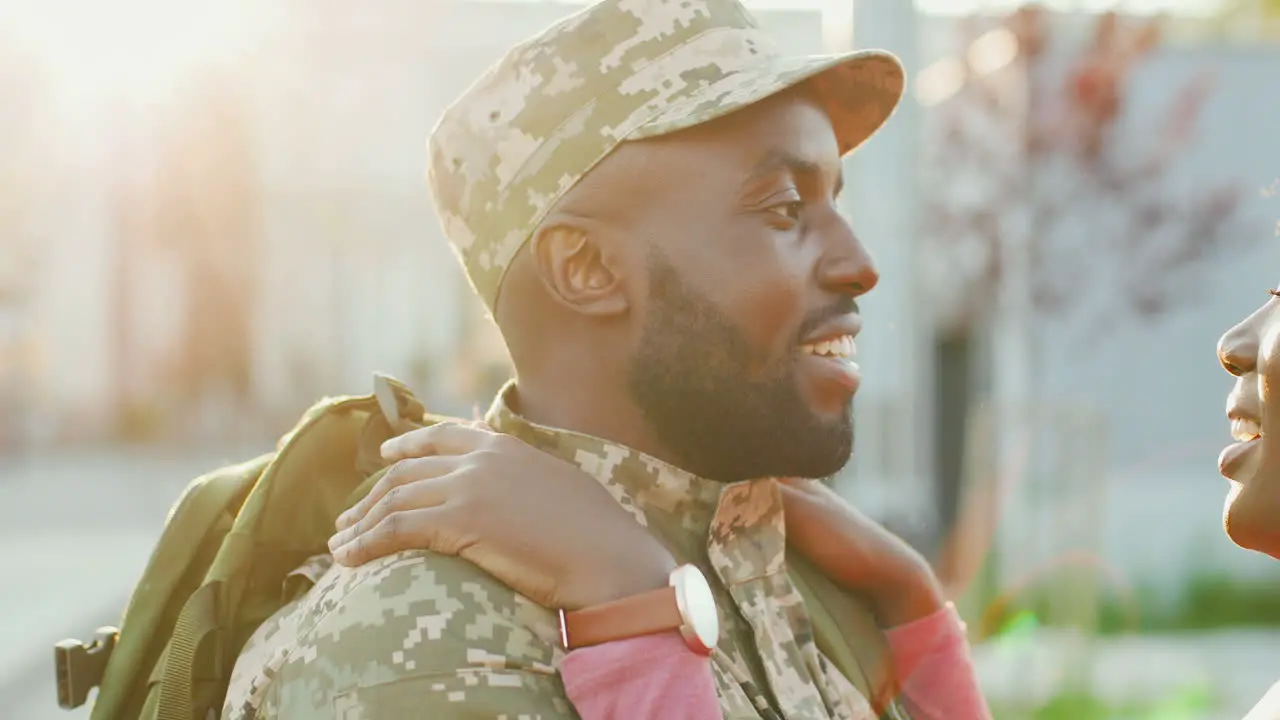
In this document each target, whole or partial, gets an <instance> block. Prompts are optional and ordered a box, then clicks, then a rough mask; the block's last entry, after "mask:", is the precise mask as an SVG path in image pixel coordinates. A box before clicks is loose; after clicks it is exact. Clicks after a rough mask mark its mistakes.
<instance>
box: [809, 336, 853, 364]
mask: <svg viewBox="0 0 1280 720" xmlns="http://www.w3.org/2000/svg"><path fill="white" fill-rule="evenodd" d="M856 351H857V348H856V346H855V345H854V344H853V336H852V335H842V336H840V337H838V338H834V339H832V340H823V341H822V342H819V343H811V344H809V345H801V346H800V352H804V353H808V354H810V355H825V356H827V357H837V358H843V359H846V360H847V359H849V358H852V357H853V356H854V353H855V352H856Z"/></svg>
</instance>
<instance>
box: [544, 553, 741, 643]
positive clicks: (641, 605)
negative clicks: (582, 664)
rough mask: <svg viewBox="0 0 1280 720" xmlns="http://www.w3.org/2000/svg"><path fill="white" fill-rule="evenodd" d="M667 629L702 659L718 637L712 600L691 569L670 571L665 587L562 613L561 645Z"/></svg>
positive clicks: (699, 576) (704, 581) (683, 567)
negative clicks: (676, 631) (678, 633)
mask: <svg viewBox="0 0 1280 720" xmlns="http://www.w3.org/2000/svg"><path fill="white" fill-rule="evenodd" d="M669 630H679V631H680V635H681V636H683V637H684V641H685V644H687V645H688V646H689V649H691V650H693V651H694V652H696V653H698V654H700V655H710V654H711V651H712V650H714V649H715V646H716V642H717V641H718V640H719V639H720V615H719V613H718V612H717V610H716V601H715V597H713V596H712V594H711V586H710V585H708V584H707V579H706V578H705V577H703V576H702V572H701V571H700V570H698V568H697V566H695V565H681V566H680V567H678V568H676V569H675V570H672V571H671V576H670V578H669V579H668V582H667V586H666V587H664V588H659V589H657V590H650V591H649V592H645V593H641V594H639V595H632V596H631V597H626V598H622V599H621V600H613V601H611V602H607V603H603V604H600V605H594V606H592V607H587V608H582V609H580V610H570V611H568V612H565V611H564V610H561V611H560V642H561V644H562V645H563V646H564V648H565V649H566V650H576V649H578V648H583V647H589V646H591V645H600V644H603V643H607V642H612V641H614V640H624V639H626V638H633V637H639V636H641V635H652V634H655V633H660V632H666V631H669Z"/></svg>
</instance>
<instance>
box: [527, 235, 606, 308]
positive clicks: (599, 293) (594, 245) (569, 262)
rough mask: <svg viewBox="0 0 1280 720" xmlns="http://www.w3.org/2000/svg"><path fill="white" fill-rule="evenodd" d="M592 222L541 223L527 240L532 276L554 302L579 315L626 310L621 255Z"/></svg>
mask: <svg viewBox="0 0 1280 720" xmlns="http://www.w3.org/2000/svg"><path fill="white" fill-rule="evenodd" d="M593 225H594V223H592V222H590V221H587V220H582V219H578V218H563V217H558V218H549V219H548V220H547V221H546V222H544V223H543V224H542V225H541V226H540V227H539V228H538V230H537V232H535V233H534V235H533V238H532V239H530V241H529V244H530V248H529V249H530V250H531V251H532V253H533V261H534V265H535V266H536V268H537V273H538V277H539V279H540V280H541V281H542V284H543V286H544V287H546V289H547V292H548V293H549V294H550V295H551V296H552V297H553V298H555V299H556V301H557V302H559V303H560V304H562V305H565V306H567V307H569V308H570V309H572V310H575V311H577V312H580V313H583V314H584V315H597V316H604V315H616V314H618V313H622V312H626V310H627V308H628V307H629V305H630V303H629V301H628V299H627V294H626V292H625V283H624V282H623V273H622V268H621V262H620V261H621V258H620V257H619V256H618V255H617V253H614V252H612V251H611V248H609V246H608V244H607V243H605V242H602V241H603V240H604V232H603V231H602V230H601V229H600V228H598V227H592V226H593Z"/></svg>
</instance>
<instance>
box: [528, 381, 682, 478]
mask: <svg viewBox="0 0 1280 720" xmlns="http://www.w3.org/2000/svg"><path fill="white" fill-rule="evenodd" d="M510 402H511V409H512V410H513V411H514V412H516V413H517V414H518V415H520V416H521V417H523V418H525V419H526V420H528V421H530V422H533V423H535V424H538V425H542V426H544V427H549V428H558V429H561V430H569V431H571V432H576V433H581V434H583V435H590V436H592V437H598V438H600V439H602V440H609V441H611V442H614V443H617V444H619V445H623V446H626V447H628V448H631V449H632V450H636V451H638V452H641V453H644V454H645V455H649V456H651V457H654V458H657V459H659V460H662V461H663V462H666V463H669V464H670V465H673V466H677V467H678V466H679V461H678V460H677V459H676V458H674V457H672V455H671V453H670V452H668V451H667V449H666V448H664V447H662V446H661V445H660V444H659V443H658V442H657V441H656V440H655V439H654V438H653V435H652V434H651V433H650V432H649V430H648V428H647V427H646V424H645V422H644V419H643V418H642V417H641V415H640V411H639V410H638V409H637V408H636V407H635V405H634V404H633V403H631V402H630V400H629V399H627V398H625V397H619V396H618V395H617V393H610V392H602V391H600V388H599V385H596V384H592V383H568V384H566V385H562V386H559V387H552V386H551V385H549V384H548V385H542V384H538V383H530V382H525V381H521V382H519V383H518V384H517V385H516V387H515V392H514V393H512V395H511V397H510Z"/></svg>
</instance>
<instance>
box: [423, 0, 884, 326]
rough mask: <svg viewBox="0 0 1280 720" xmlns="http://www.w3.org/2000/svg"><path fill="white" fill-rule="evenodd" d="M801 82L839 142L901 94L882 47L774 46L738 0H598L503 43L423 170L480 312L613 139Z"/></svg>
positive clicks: (867, 130) (656, 131) (865, 130)
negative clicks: (804, 51) (815, 51)
mask: <svg viewBox="0 0 1280 720" xmlns="http://www.w3.org/2000/svg"><path fill="white" fill-rule="evenodd" d="M805 81H809V82H810V83H811V84H812V86H813V87H814V89H815V91H816V93H817V96H818V98H819V99H820V101H821V102H822V103H823V104H824V105H825V106H826V109H827V111H828V113H829V114H830V116H831V119H832V122H833V123H834V125H835V129H836V135H837V138H838V140H839V143H840V150H841V152H842V153H848V152H849V151H851V150H853V149H854V148H855V147H857V146H858V145H859V144H860V143H862V141H863V140H865V139H866V138H867V137H869V136H870V135H871V134H872V133H873V132H875V131H876V130H877V129H878V128H879V127H880V126H881V125H882V124H883V123H884V121H885V120H887V119H888V118H889V116H890V115H891V114H892V112H893V110H894V108H895V107H896V106H897V104H898V101H899V99H900V98H901V97H902V91H903V84H904V73H903V70H902V65H901V64H900V63H899V62H898V60H897V58H896V57H894V56H893V55H892V54H890V53H888V52H885V51H881V50H862V51H855V52H848V53H843V54H838V55H821V56H810V57H796V58H792V57H784V56H783V55H781V53H780V52H779V51H778V50H777V48H776V46H775V44H774V42H773V41H772V40H771V39H770V37H769V36H768V35H767V34H766V33H765V32H764V31H762V30H761V29H760V27H759V25H758V24H757V23H756V20H755V18H753V17H752V16H751V14H750V13H749V12H747V10H746V8H744V7H743V6H742V4H741V3H740V2H738V0H602V2H597V3H595V4H593V5H591V6H590V7H587V8H586V9H584V10H582V11H580V12H578V13H576V14H574V15H572V16H570V17H568V18H566V19H564V20H562V21H560V22H559V23H557V24H555V25H553V26H551V27H550V28H548V29H547V30H545V31H543V32H542V33H540V34H539V35H537V36H535V37H533V38H530V39H528V40H526V41H524V42H522V43H520V44H519V45H517V46H516V47H514V48H512V49H511V50H510V51H509V52H508V53H507V54H506V56H505V57H503V58H502V59H501V60H499V61H498V62H497V63H496V64H495V65H493V66H492V67H490V68H489V69H488V70H487V71H486V72H485V73H484V75H482V76H481V77H480V78H479V79H478V80H477V81H476V82H475V83H474V84H473V85H472V86H471V87H470V88H469V89H468V90H467V91H466V92H465V93H464V94H463V95H462V97H460V98H458V99H457V100H456V101H455V102H454V103H453V104H452V105H451V106H449V108H448V109H446V110H445V112H444V115H443V116H442V117H441V119H440V122H439V123H438V124H437V125H436V127H435V129H434V130H433V131H432V133H431V138H430V140H429V142H428V150H429V153H430V157H431V159H430V168H429V170H428V179H429V182H430V184H431V190H432V194H433V195H434V198H435V203H436V211H437V212H438V213H439V215H440V221H441V225H442V226H443V229H444V233H445V236H446V237H447V238H448V239H449V242H450V243H451V244H452V245H453V247H454V250H455V251H456V252H457V254H458V256H459V258H460V259H461V260H462V264H463V266H464V267H465V268H466V271H467V275H468V277H469V278H470V280H471V283H472V285H473V286H474V287H475V289H476V291H477V292H478V293H479V294H480V297H481V298H482V299H483V300H484V302H485V304H486V305H487V306H488V307H489V310H490V312H493V311H494V309H495V308H496V307H497V300H498V291H499V288H500V286H501V283H502V278H503V275H504V273H505V272H506V269H507V267H508V266H509V265H510V263H511V260H512V258H513V257H515V255H516V253H517V252H518V251H519V250H520V248H521V247H522V246H523V245H524V243H525V242H526V241H527V240H528V239H529V237H530V236H531V235H532V233H533V231H534V230H535V229H536V228H537V226H538V224H539V223H540V222H542V220H543V218H545V217H546V214H547V212H548V211H549V210H550V209H551V208H552V207H553V206H554V205H555V204H556V202H557V201H559V199H560V198H561V197H562V196H563V195H564V193H565V192H567V191H568V190H569V189H570V188H571V187H573V186H574V185H575V184H576V183H577V182H578V181H579V180H581V179H582V177H583V176H585V175H586V174H587V172H588V171H589V170H591V168H592V167H594V166H595V165H596V163H598V162H599V161H600V160H601V159H603V158H604V157H605V156H607V155H608V154H609V153H610V152H611V151H612V150H613V149H614V148H616V147H617V146H618V145H619V144H620V143H622V142H624V141H627V140H636V139H641V138H648V137H656V136H659V135H664V134H667V133H671V132H675V131H677V130H682V129H685V128H689V127H692V126H694V125H699V124H701V123H705V122H707V121H710V120H713V119H715V118H718V117H720V116H723V115H726V114H728V113H731V112H733V111H734V110H738V109H741V108H743V107H745V106H747V105H750V104H752V103H755V102H758V101H760V100H762V99H764V98H766V97H769V96H771V95H774V94H776V93H778V92H780V91H782V90H785V89H787V88H789V87H792V86H794V85H797V84H800V83H802V82H805Z"/></svg>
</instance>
